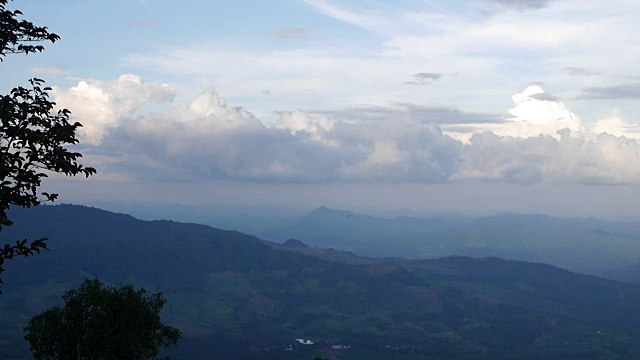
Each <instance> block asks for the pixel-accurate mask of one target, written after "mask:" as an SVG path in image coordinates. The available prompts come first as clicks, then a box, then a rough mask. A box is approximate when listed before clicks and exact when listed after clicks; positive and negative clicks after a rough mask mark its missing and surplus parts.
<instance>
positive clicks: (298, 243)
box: [282, 239, 309, 249]
mask: <svg viewBox="0 0 640 360" xmlns="http://www.w3.org/2000/svg"><path fill="white" fill-rule="evenodd" d="M282 245H284V246H288V247H293V248H305V249H308V248H309V247H308V246H307V245H306V244H305V243H303V242H302V241H300V240H298V239H289V240H287V241H285V242H284V243H283V244H282Z"/></svg>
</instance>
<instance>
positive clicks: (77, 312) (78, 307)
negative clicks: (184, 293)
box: [25, 279, 182, 360]
mask: <svg viewBox="0 0 640 360" xmlns="http://www.w3.org/2000/svg"><path fill="white" fill-rule="evenodd" d="M62 298H63V299H64V302H65V306H64V308H60V307H54V308H51V309H49V310H47V311H45V312H44V313H42V314H40V315H36V316H35V317H33V318H32V319H31V320H30V321H29V325H28V326H27V327H25V332H26V335H25V339H26V340H27V341H28V342H29V345H30V347H31V352H32V353H33V357H34V359H36V360H48V359H59V360H67V359H68V360H71V359H95V360H111V359H113V360H119V359H130V360H142V359H153V358H155V357H156V356H158V354H159V352H160V349H161V348H169V347H171V346H173V345H175V344H176V343H177V342H178V340H179V339H180V338H181V336H182V335H181V333H180V331H179V330H178V329H176V328H174V327H171V326H167V325H164V324H163V323H162V320H161V319H160V311H161V310H162V307H163V306H164V305H165V304H166V299H165V298H164V297H163V296H162V294H160V293H158V294H147V292H146V291H145V290H144V289H140V290H135V289H134V288H133V286H131V285H128V286H122V287H105V286H104V285H103V284H102V282H100V281H99V280H97V279H96V280H93V281H90V280H85V281H84V283H83V284H82V285H81V286H80V288H79V289H77V290H69V291H67V292H66V293H65V294H64V295H63V297H62Z"/></svg>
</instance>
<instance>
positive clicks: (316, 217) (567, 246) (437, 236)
mask: <svg viewBox="0 0 640 360" xmlns="http://www.w3.org/2000/svg"><path fill="white" fill-rule="evenodd" d="M254 234H255V235H257V236H259V237H261V238H264V239H268V240H271V241H275V242H280V241H283V240H284V239H288V238H296V239H299V240H301V241H302V242H304V243H305V244H307V245H310V246H315V247H333V248H335V249H338V250H346V251H351V252H354V253H356V254H358V255H364V256H372V257H403V258H410V259H421V258H422V259H424V258H437V257H442V256H451V255H464V256H471V257H487V256H494V257H501V258H507V259H513V260H522V261H533V262H544V263H550V264H553V265H556V266H560V267H563V268H566V269H569V270H572V271H579V272H586V273H591V274H599V273H601V272H602V271H603V270H605V269H609V268H613V267H619V266H622V265H626V264H631V263H634V262H636V261H638V260H640V255H639V254H640V226H639V225H638V223H632V222H627V223H622V222H607V221H603V220H597V219H592V218H589V219H582V218H569V219H561V218H555V217H550V216H544V215H536V214H531V215H522V214H503V215H494V216H485V217H480V218H475V219H469V218H464V217H459V216H458V217H455V216H432V217H429V218H411V217H397V218H393V219H386V218H376V217H373V216H367V215H360V214H356V213H353V212H350V211H340V210H332V209H328V208H326V207H321V208H318V209H317V210H315V211H313V212H311V213H309V214H307V215H304V216H301V217H299V218H298V219H297V220H294V221H292V222H291V223H290V224H289V225H286V226H280V227H277V226H276V227H273V228H272V229H271V230H265V231H262V232H254Z"/></svg>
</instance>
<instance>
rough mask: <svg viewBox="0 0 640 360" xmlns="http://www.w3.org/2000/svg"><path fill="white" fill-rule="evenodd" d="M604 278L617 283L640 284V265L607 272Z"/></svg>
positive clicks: (604, 273)
mask: <svg viewBox="0 0 640 360" xmlns="http://www.w3.org/2000/svg"><path fill="white" fill-rule="evenodd" d="M602 277H604V278H606V279H612V280H616V281H622V282H628V283H636V284H640V263H635V264H631V265H626V266H621V267H617V268H614V269H608V270H605V271H603V272H602Z"/></svg>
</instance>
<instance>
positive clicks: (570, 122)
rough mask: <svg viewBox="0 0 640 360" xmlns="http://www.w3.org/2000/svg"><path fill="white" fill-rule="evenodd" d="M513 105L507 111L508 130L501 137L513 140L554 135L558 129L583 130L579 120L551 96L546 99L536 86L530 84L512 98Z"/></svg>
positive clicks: (544, 94)
mask: <svg viewBox="0 0 640 360" xmlns="http://www.w3.org/2000/svg"><path fill="white" fill-rule="evenodd" d="M512 99H513V102H514V103H515V106H514V107H513V108H511V109H510V110H509V114H510V115H511V119H512V121H513V123H514V124H513V125H514V126H512V127H510V128H508V129H504V130H503V132H502V134H503V135H509V136H516V137H531V136H538V135H540V134H544V135H551V136H557V133H558V131H559V130H562V129H568V130H570V131H571V132H574V133H581V132H583V131H584V127H583V126H582V122H581V120H580V118H579V117H578V116H577V115H576V114H574V113H573V112H571V111H570V110H569V109H567V108H566V107H565V105H564V104H563V103H561V102H558V101H556V100H554V97H552V96H551V97H550V96H547V95H546V93H545V92H544V90H543V89H542V88H541V87H540V86H538V85H531V86H529V87H527V88H526V89H525V90H524V91H523V92H521V93H519V94H515V95H513V96H512Z"/></svg>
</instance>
